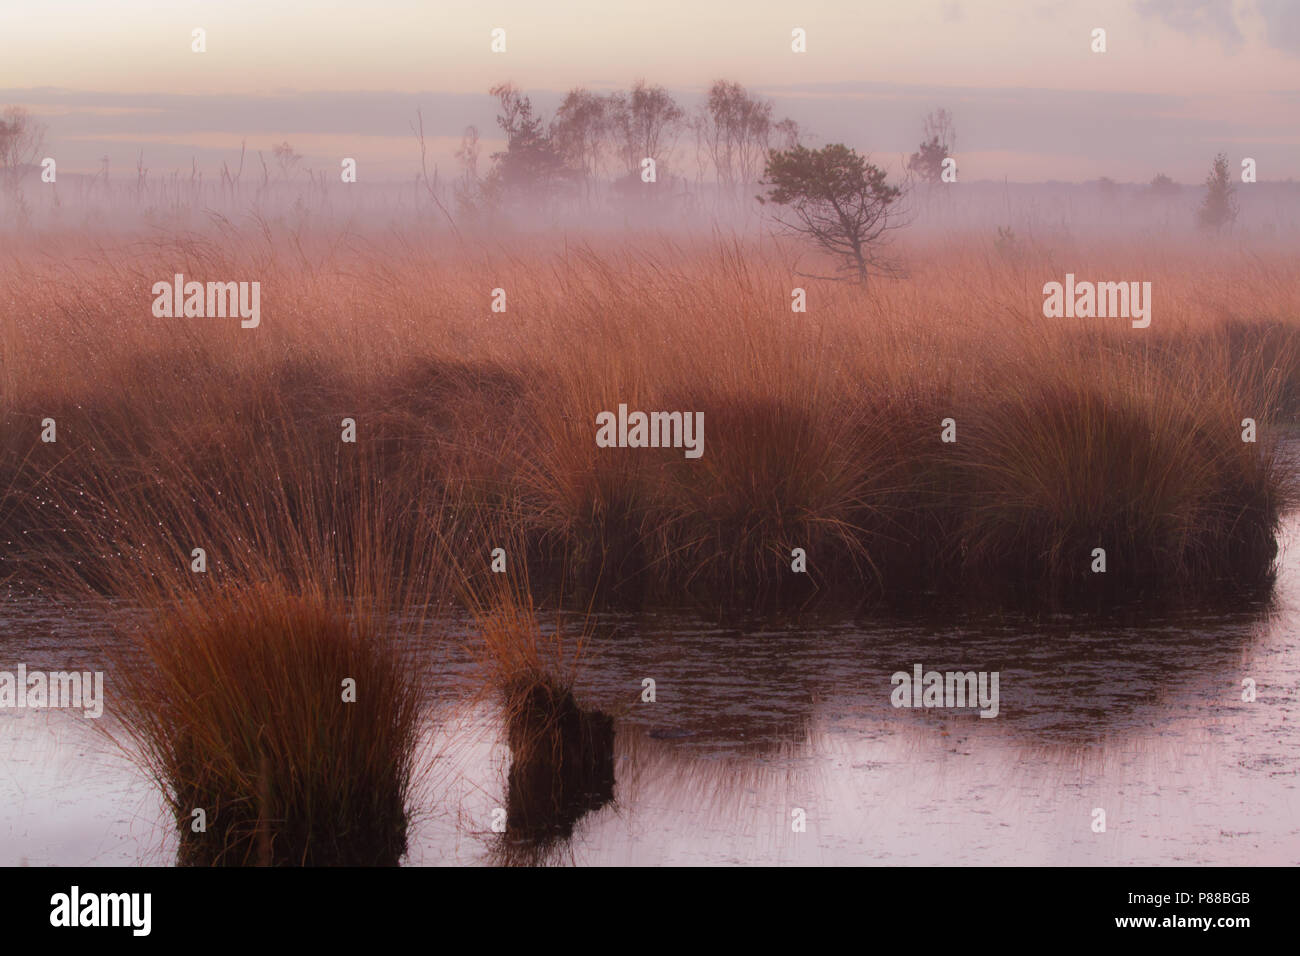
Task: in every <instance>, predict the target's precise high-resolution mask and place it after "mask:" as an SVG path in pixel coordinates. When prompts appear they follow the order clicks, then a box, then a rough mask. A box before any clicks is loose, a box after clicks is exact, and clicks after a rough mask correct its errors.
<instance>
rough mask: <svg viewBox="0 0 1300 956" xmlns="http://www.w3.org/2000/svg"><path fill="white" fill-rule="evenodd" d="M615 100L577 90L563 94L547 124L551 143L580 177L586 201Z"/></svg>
mask: <svg viewBox="0 0 1300 956" xmlns="http://www.w3.org/2000/svg"><path fill="white" fill-rule="evenodd" d="M617 106H618V103H617V100H616V98H615V97H612V96H601V95H600V94H598V93H592V92H590V91H588V90H585V89H582V88H581V87H578V88H576V89H572V90H570V91H569V92H568V93H567V94H565V97H564V101H563V102H562V103H561V104H560V108H559V109H558V110H556V111H555V119H554V120H553V121H552V122H551V142H552V143H553V144H554V146H555V149H556V151H557V152H558V153H559V154H560V156H561V158H563V160H564V161H565V163H567V164H568V165H569V166H571V167H573V168H575V169H578V170H580V171H581V173H582V178H583V182H584V183H585V184H586V191H587V196H588V198H590V196H591V192H592V189H593V188H594V186H595V183H596V180H597V178H598V177H599V176H600V170H601V166H602V164H603V162H604V160H605V155H606V153H607V152H608V147H609V138H610V133H611V131H612V128H613V126H614V122H615V114H616V113H617Z"/></svg>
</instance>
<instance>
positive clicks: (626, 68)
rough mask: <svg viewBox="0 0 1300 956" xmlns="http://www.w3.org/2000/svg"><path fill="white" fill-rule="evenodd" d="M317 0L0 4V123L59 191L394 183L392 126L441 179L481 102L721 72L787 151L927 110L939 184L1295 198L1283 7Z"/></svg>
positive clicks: (544, 98) (1296, 20) (546, 99)
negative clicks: (36, 147) (155, 181)
mask: <svg viewBox="0 0 1300 956" xmlns="http://www.w3.org/2000/svg"><path fill="white" fill-rule="evenodd" d="M321 6H322V9H321V10H313V16H312V17H304V16H302V15H301V14H300V13H298V12H295V11H293V10H286V9H278V10H277V9H262V8H261V7H259V6H258V5H255V4H252V3H249V2H245V0H238V2H234V3H229V4H225V5H223V6H222V7H221V8H220V9H216V8H209V7H206V6H205V5H203V4H196V5H195V6H194V7H192V8H190V9H184V10H178V9H175V8H169V7H166V6H165V5H162V4H160V3H157V2H155V0H128V2H126V3H122V4H116V5H114V6H113V7H112V8H111V9H109V8H102V7H99V6H97V5H95V4H90V3H86V2H85V0H52V2H50V3H48V4H46V5H45V6H44V7H43V8H42V9H41V10H39V11H36V12H35V13H33V12H30V11H29V12H25V13H23V14H22V16H21V19H20V18H19V17H17V16H15V15H14V14H15V8H11V7H5V6H0V104H6V105H8V104H12V105H20V106H24V107H26V108H27V109H29V110H31V112H32V113H33V114H35V115H36V116H37V118H38V119H39V120H40V121H41V122H42V123H45V124H46V125H47V127H48V133H47V140H46V142H47V146H48V150H47V152H48V153H49V155H51V156H55V157H56V158H57V159H58V160H59V167H60V169H61V170H62V171H66V172H68V173H74V172H80V173H94V172H97V171H98V170H99V169H100V166H101V157H103V156H107V157H108V158H109V161H110V166H111V167H121V166H131V167H133V166H134V165H135V162H136V160H137V157H138V156H139V155H140V153H141V151H142V150H143V153H144V161H145V164H146V165H149V166H151V167H153V168H156V169H159V170H161V169H171V168H177V169H179V168H181V167H189V166H190V164H191V160H193V161H194V163H196V164H197V165H198V166H199V167H200V168H203V169H206V170H216V169H219V168H220V166H221V163H222V162H223V161H227V162H234V161H236V160H237V159H238V154H239V144H240V142H241V140H246V141H247V142H248V145H249V149H250V152H255V151H257V150H259V149H260V150H262V151H263V152H266V151H269V149H270V148H271V146H272V145H273V144H275V143H280V142H284V141H287V142H289V143H290V144H291V145H293V146H294V148H295V149H296V150H298V151H299V152H300V153H301V154H302V155H303V156H304V164H303V165H304V168H307V167H318V168H330V167H337V164H338V161H339V157H341V156H352V157H355V158H356V159H357V160H358V166H359V181H366V180H369V181H390V182H400V181H403V180H407V179H409V178H410V177H411V176H412V175H414V174H415V173H416V172H418V164H419V147H418V144H417V143H416V141H415V139H414V136H413V133H412V131H411V129H410V125H411V123H412V122H413V121H414V120H415V116H416V112H417V110H419V111H422V113H423V116H424V122H425V125H426V132H427V140H428V144H429V146H430V165H431V167H432V166H433V165H437V166H438V168H439V170H440V171H442V172H443V174H444V175H446V174H447V171H449V170H451V169H452V168H453V167H454V158H453V153H454V150H455V148H456V147H457V145H458V144H459V142H460V137H461V134H462V132H463V130H464V129H465V127H466V126H469V125H474V126H476V127H477V128H478V131H479V134H480V136H481V138H482V139H481V141H482V143H483V146H484V150H485V153H489V152H491V151H494V150H497V149H500V148H501V147H502V146H503V145H504V138H503V137H502V136H501V135H500V131H499V129H498V128H497V126H496V123H495V121H494V118H495V115H496V105H495V100H494V99H493V98H492V97H491V96H490V95H489V94H488V92H487V90H488V89H489V87H490V86H491V85H493V84H495V83H498V82H513V83H514V84H515V85H516V86H517V87H519V89H520V90H521V91H522V92H523V93H525V94H526V95H528V96H530V97H531V98H532V100H533V102H534V105H535V106H536V107H537V109H538V111H539V112H540V113H541V114H542V115H543V116H545V117H549V116H550V114H551V113H552V112H553V111H554V108H555V106H556V105H558V102H559V99H560V97H561V96H562V95H563V93H564V92H565V91H567V90H569V89H572V88H576V87H583V88H587V89H590V90H592V91H595V92H606V91H610V90H613V89H618V88H624V89H625V88H627V87H628V86H630V85H631V83H632V82H634V81H635V80H637V79H641V78H644V79H645V80H646V82H648V83H650V84H656V85H662V86H664V87H665V88H666V89H668V90H669V92H670V93H671V94H672V95H673V96H674V98H675V99H677V100H678V102H679V103H681V105H682V106H683V108H685V109H686V110H687V111H688V113H692V112H693V111H694V109H695V108H696V106H697V104H698V101H699V99H700V96H701V94H702V92H703V91H704V90H705V89H706V87H707V85H708V84H709V83H710V82H712V81H713V80H716V79H720V78H725V79H728V80H734V81H736V82H739V83H741V84H742V85H743V86H745V87H746V88H747V89H749V90H750V91H751V92H754V93H757V94H759V95H761V96H763V97H765V98H767V99H770V100H772V101H773V102H774V104H775V112H776V115H778V116H789V117H791V118H793V119H794V120H795V121H796V122H798V123H799V124H800V127H801V129H802V130H803V131H804V132H805V134H806V136H807V140H806V141H807V142H808V143H809V144H810V145H822V144H825V143H831V142H842V143H844V144H846V145H848V146H850V147H852V148H854V149H856V150H857V151H858V152H860V153H863V154H868V155H871V156H874V157H878V158H879V160H881V161H882V162H883V163H884V164H886V165H896V163H897V157H898V156H899V155H904V156H905V155H907V154H909V153H911V152H912V151H914V150H915V149H916V148H917V145H918V143H919V142H920V141H921V138H922V124H923V121H924V118H925V116H926V115H927V114H928V113H929V112H930V111H931V110H933V109H937V108H940V107H943V108H947V109H948V110H950V111H951V112H952V114H953V116H954V119H955V126H956V134H957V139H956V149H955V150H954V155H955V156H956V157H958V159H959V162H960V164H961V168H962V176H961V180H962V181H964V182H975V181H981V180H984V181H990V182H992V181H996V182H1003V181H1004V180H1005V181H1008V182H1011V181H1014V182H1018V183H1051V182H1057V183H1064V182H1070V183H1086V182H1091V181H1095V180H1097V179H1100V178H1103V177H1105V178H1109V179H1112V180H1115V181H1117V182H1132V183H1141V182H1149V181H1150V180H1151V178H1152V177H1153V176H1155V175H1156V174H1158V173H1164V174H1166V175H1168V176H1170V177H1171V178H1172V179H1174V180H1175V181H1176V182H1180V183H1189V184H1190V183H1197V182H1200V181H1201V180H1202V179H1203V177H1204V174H1205V170H1206V168H1207V167H1208V164H1209V162H1210V160H1211V159H1212V158H1213V156H1214V155H1216V154H1217V153H1219V152H1226V153H1228V155H1229V157H1230V159H1232V160H1233V162H1234V165H1235V163H1236V162H1237V161H1239V160H1240V158H1242V157H1246V156H1249V157H1251V158H1254V159H1255V160H1256V161H1257V163H1258V176H1259V179H1260V180H1261V181H1286V180H1288V179H1292V180H1293V179H1296V178H1300V129H1298V128H1297V124H1296V122H1295V116H1296V115H1297V112H1300V82H1298V81H1297V76H1300V70H1297V66H1300V62H1298V60H1300V8H1289V7H1287V6H1286V5H1285V4H1283V3H1279V2H1277V0H1248V2H1242V3H1237V4H1235V5H1230V6H1228V7H1226V8H1225V7H1223V6H1222V5H1216V4H1210V3H1202V2H1174V0H1168V2H1154V0H1144V2H1106V3H1100V4H1097V5H1095V6H1094V7H1093V8H1092V9H1090V10H1088V11H1086V12H1082V13H1081V12H1076V11H1073V10H1071V9H1070V8H1069V7H1068V5H1065V4H1061V3H1049V2H1034V0H1015V2H1007V3H999V4H997V5H996V6H995V7H993V8H987V7H985V8H979V9H977V8H976V7H975V5H973V4H970V3H958V2H952V0H926V2H922V3H918V4H916V5H914V6H913V7H910V8H909V9H908V10H906V11H898V10H888V9H868V10H859V11H853V12H850V13H849V14H847V15H846V14H841V13H839V12H837V11H835V9H834V7H835V5H834V4H828V3H814V4H810V5H804V6H803V7H801V8H800V9H799V11H798V12H797V13H795V14H790V13H789V12H787V11H786V10H784V8H781V7H780V6H779V5H777V4H776V3H775V2H773V0H759V2H757V3H755V4H752V5H751V8H750V10H749V12H748V13H747V16H746V18H745V19H744V22H742V23H733V22H731V21H730V20H726V19H724V12H723V11H722V10H721V8H715V7H713V6H708V5H706V6H704V7H703V8H701V5H699V4H684V3H682V2H680V0H672V2H669V3H667V4H664V5H660V6H659V7H657V8H656V9H655V10H654V11H636V12H634V13H633V14H628V12H627V11H616V12H614V13H611V12H610V11H606V10H604V9H603V8H600V7H598V6H597V5H595V4H592V3H590V2H587V0H568V2H566V3H565V4H564V5H563V6H562V7H560V8H552V9H551V10H549V11H548V12H547V13H546V14H545V15H543V14H541V13H538V12H534V11H532V10H530V9H529V8H528V6H527V5H526V4H523V3H519V2H514V0H508V2H504V3H499V4H496V5H494V6H493V8H492V9H491V10H490V11H487V12H483V13H480V12H478V11H477V10H476V9H474V8H472V7H471V6H470V5H468V4H464V3H451V4H445V5H440V7H439V10H438V12H436V13H435V11H433V10H432V9H429V8H428V7H427V6H425V5H421V4H418V3H415V2H413V0H396V2H394V3H390V4H388V5H386V6H385V7H384V9H383V11H382V12H378V13H376V12H374V11H367V13H368V14H373V15H369V16H367V17H365V18H361V17H357V16H352V17H351V19H350V20H349V22H348V29H347V30H344V31H339V30H326V29H324V28H323V27H321V26H319V24H321V23H333V22H336V21H335V20H334V19H333V18H331V17H327V16H325V15H324V14H325V12H327V11H328V10H332V9H334V8H338V10H342V11H347V13H348V14H352V13H353V12H352V11H351V10H350V8H348V7H347V6H346V5H345V4H341V3H339V2H337V0H331V2H328V3H325V4H323V5H321ZM638 14H639V15H638ZM70 16H72V17H73V19H72V20H71V21H70V20H69V17H70ZM629 16H634V17H635V20H634V21H633V25H632V26H629V25H628V23H629V20H628V17H629ZM435 17H436V19H435ZM1062 20H1064V21H1065V23H1066V24H1068V26H1067V27H1066V28H1064V29H1063V28H1062ZM69 22H71V23H72V24H73V26H72V28H69V25H68V24H69ZM684 23H685V24H689V25H690V26H687V27H683V26H682V24H684ZM426 25H427V28H426ZM196 27H201V28H203V29H204V30H206V31H207V32H206V35H205V41H206V51H205V52H204V53H201V54H199V53H194V52H191V49H190V45H191V30H192V29H193V28H196ZM495 27H501V28H503V29H505V30H506V39H507V47H506V51H505V52H504V53H492V52H491V51H490V49H489V44H490V31H491V30H492V29H493V28H495ZM795 27H799V28H801V29H804V30H806V31H807V52H806V53H802V54H796V53H794V52H792V50H791V47H790V37H791V30H792V29H793V28H795ZM1094 27H1101V28H1102V29H1105V30H1106V52H1105V53H1094V52H1092V50H1091V49H1090V43H1091V39H1090V34H1091V31H1092V29H1093V28H1094ZM882 35H888V36H889V37H890V42H889V43H887V44H881V43H879V42H878V38H879V37H880V36H882ZM286 36H291V37H293V41H292V42H288V43H286V42H285V37H286ZM362 77H364V81H363V80H362V79H361V78H362ZM349 78H350V79H351V81H352V82H350V83H348V82H340V81H341V80H343V81H346V80H347V79H349ZM976 78H978V79H976ZM158 90H167V91H168V92H166V93H159V92H156V91H158Z"/></svg>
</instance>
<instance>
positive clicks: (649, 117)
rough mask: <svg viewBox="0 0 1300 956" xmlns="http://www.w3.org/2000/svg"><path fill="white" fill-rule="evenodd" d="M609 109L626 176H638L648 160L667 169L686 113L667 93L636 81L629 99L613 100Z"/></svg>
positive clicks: (659, 87)
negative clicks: (642, 164)
mask: <svg viewBox="0 0 1300 956" xmlns="http://www.w3.org/2000/svg"><path fill="white" fill-rule="evenodd" d="M609 109H610V122H611V125H612V127H613V128H614V129H615V130H616V131H617V132H618V135H619V148H620V150H621V151H622V154H623V163H624V169H625V172H627V173H629V174H634V173H638V172H639V170H640V169H641V160H643V159H645V158H646V157H650V158H652V159H654V161H655V163H656V165H657V166H660V167H664V166H666V165H668V163H667V160H668V154H669V153H671V152H672V150H673V147H674V146H675V145H676V144H677V135H678V133H679V132H680V131H681V127H682V122H683V120H685V118H686V113H685V112H684V111H683V110H682V108H681V107H680V106H678V105H677V103H676V101H675V100H674V99H673V98H672V95H671V94H669V92H668V91H667V90H665V89H664V88H663V87H662V86H647V85H646V82H645V80H637V81H636V83H634V84H633V85H632V89H631V91H630V92H629V93H627V94H626V95H624V94H622V93H618V94H615V95H614V96H613V97H611V100H610V107H609Z"/></svg>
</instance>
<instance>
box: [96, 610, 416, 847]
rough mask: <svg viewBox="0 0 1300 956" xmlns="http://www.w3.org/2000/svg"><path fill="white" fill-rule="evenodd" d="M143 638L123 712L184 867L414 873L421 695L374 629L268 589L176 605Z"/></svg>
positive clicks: (123, 680)
mask: <svg viewBox="0 0 1300 956" xmlns="http://www.w3.org/2000/svg"><path fill="white" fill-rule="evenodd" d="M136 637H137V639H136V642H135V651H136V652H137V655H138V656H137V657H136V659H135V661H134V662H133V663H132V664H131V665H130V666H126V667H122V668H120V669H119V671H120V672H119V673H118V674H116V675H115V686H118V687H120V688H121V692H122V705H121V706H120V707H119V708H118V711H117V713H118V717H119V719H120V721H121V723H122V726H123V727H124V728H125V731H126V732H127V734H128V735H129V737H130V739H131V741H132V743H133V744H134V745H135V747H136V752H137V753H138V754H139V755H140V757H141V759H142V761H143V763H144V765H145V767H146V769H147V770H148V771H149V773H150V774H151V775H152V776H153V777H154V779H155V780H156V781H157V782H158V783H159V785H160V787H161V788H162V790H163V792H164V793H165V794H166V798H167V802H168V804H169V806H170V807H171V810H172V812H173V813H174V815H175V818H176V824H177V827H178V830H179V833H180V837H181V842H180V852H179V862H180V863H181V864H182V865H198V866H246V865H266V866H272V865H273V866H322V865H323V866H394V865H396V864H397V863H398V861H399V859H400V858H401V856H402V854H403V853H404V852H405V850H406V834H407V811H408V798H409V796H410V794H411V787H412V774H413V767H414V765H415V756H416V745H417V737H418V727H419V717H420V687H419V684H418V682H416V681H415V680H414V678H413V672H412V669H411V668H410V667H409V666H407V665H406V663H405V662H404V660H403V655H402V654H401V653H399V652H398V650H397V649H396V648H394V647H393V646H391V645H390V644H389V643H387V642H386V641H385V640H384V638H383V634H382V632H381V631H380V630H379V629H378V628H377V627H376V625H375V622H374V620H373V619H372V618H370V617H368V616H367V615H365V614H359V613H357V612H356V611H355V610H350V609H348V608H347V607H346V606H344V605H343V604H342V603H340V602H338V601H333V600H330V599H328V598H327V597H325V596H324V595H323V594H289V593H286V592H284V591H283V590H281V589H279V588H275V587H272V586H265V585H263V586H253V587H241V588H237V589H231V590H227V591H224V592H223V593H221V594H220V596H219V597H218V598H214V597H211V596H209V597H208V598H207V599H205V600H203V601H191V602H188V603H185V604H180V605H177V606H173V607H170V608H166V609H165V610H164V611H163V613H161V614H159V615H158V617H157V619H156V620H155V621H154V622H153V623H151V624H150V625H148V626H145V627H143V628H142V629H140V630H139V632H138V634H137V636H136ZM349 681H350V682H353V683H352V684H351V688H355V695H354V699H352V700H348V699H347V698H348V697H349V696H351V691H350V688H349V687H348V685H347V684H346V683H345V682H349ZM195 809H202V810H203V811H204V812H205V814H206V830H205V831H204V832H196V831H195V829H194V824H195V817H194V816H193V811H194V810H195Z"/></svg>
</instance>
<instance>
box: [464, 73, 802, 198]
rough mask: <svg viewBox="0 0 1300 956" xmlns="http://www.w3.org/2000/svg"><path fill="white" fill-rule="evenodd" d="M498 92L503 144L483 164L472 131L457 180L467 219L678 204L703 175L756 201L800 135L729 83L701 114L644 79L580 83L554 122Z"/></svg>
mask: <svg viewBox="0 0 1300 956" xmlns="http://www.w3.org/2000/svg"><path fill="white" fill-rule="evenodd" d="M491 93H492V95H493V96H494V97H496V99H497V101H498V104H499V107H500V112H499V113H498V114H497V125H498V126H499V127H500V128H501V131H502V132H503V133H504V134H505V139H506V148H505V149H504V150H501V151H499V152H496V153H493V154H491V156H490V157H487V160H488V162H487V163H485V162H484V157H483V155H482V141H481V139H480V133H479V130H478V129H477V127H474V126H469V127H467V128H466V129H465V132H464V135H463V137H462V140H461V145H460V148H459V149H458V150H457V151H456V160H457V163H458V166H459V170H458V175H457V178H456V181H455V183H454V186H453V195H454V200H455V206H456V209H457V212H458V215H460V216H462V217H469V218H473V217H478V216H483V215H490V214H493V213H498V212H506V211H515V210H516V209H518V208H521V207H527V208H533V209H538V208H541V209H545V208H547V207H548V206H552V205H554V204H558V203H564V204H566V205H569V204H573V203H579V204H589V205H595V204H605V203H608V202H614V203H616V204H628V205H643V204H649V203H655V204H660V205H662V204H664V203H665V201H667V206H668V207H669V208H671V207H680V206H681V205H682V204H689V203H691V202H693V201H695V200H697V199H698V190H692V189H691V188H690V187H691V186H692V184H694V185H697V186H698V185H702V184H703V183H706V182H708V183H711V184H714V187H715V188H714V190H713V193H714V195H716V196H718V197H719V198H720V199H721V200H722V201H724V202H726V201H730V202H736V203H739V202H743V201H744V200H747V199H749V198H752V197H750V196H749V195H748V190H747V187H748V186H750V185H752V184H754V183H756V182H758V181H759V179H760V178H761V177H762V174H763V168H764V164H765V162H766V159H767V155H768V151H769V150H771V149H788V148H790V147H792V146H794V145H795V144H796V143H797V142H798V141H799V128H798V126H797V124H796V123H795V122H794V120H792V119H788V118H784V119H778V118H777V116H776V115H775V111H774V106H773V103H772V102H771V101H770V100H766V99H764V98H762V97H761V96H758V95H756V94H754V93H751V92H750V91H748V90H746V89H745V88H744V87H743V86H741V85H740V84H739V83H735V82H730V81H727V80H718V81H717V82H715V83H714V84H713V85H712V86H711V87H710V88H709V92H708V96H707V97H706V99H705V101H704V102H703V103H702V104H700V106H699V107H698V108H697V109H696V110H694V111H688V110H687V109H685V108H684V107H683V106H682V105H681V104H679V103H678V102H677V101H676V100H675V99H674V98H673V96H672V95H671V94H670V93H669V92H668V91H667V90H666V89H664V88H663V87H662V86H652V85H649V84H647V83H646V82H645V81H644V80H639V81H637V82H636V83H635V84H634V85H633V86H632V88H631V89H630V90H627V91H621V90H620V91H616V92H612V93H594V92H592V91H590V90H587V89H583V88H581V87H579V88H575V89H573V90H570V91H569V92H568V93H567V94H566V95H565V97H564V99H563V101H562V102H561V103H560V106H559V107H558V108H557V109H556V111H555V113H554V115H553V116H551V117H550V118H549V119H548V118H546V117H543V116H542V115H541V114H540V113H539V112H538V111H537V110H535V109H534V107H533V103H532V100H531V99H530V98H529V97H528V96H527V95H526V94H525V93H523V92H521V91H520V90H519V89H517V88H516V87H515V86H514V85H512V84H510V83H504V84H501V85H499V86H496V87H493V89H492V90H491ZM485 166H486V167H487V168H486V169H485V168H484V167H485ZM651 185H654V186H656V187H657V188H655V189H654V190H653V191H652V190H651V189H650V186H651Z"/></svg>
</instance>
